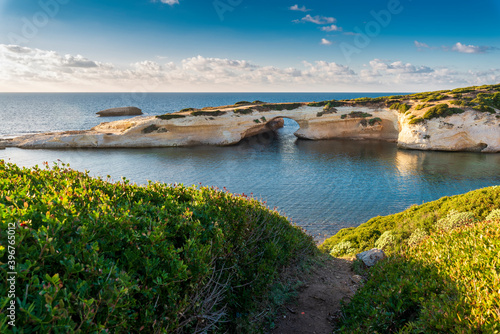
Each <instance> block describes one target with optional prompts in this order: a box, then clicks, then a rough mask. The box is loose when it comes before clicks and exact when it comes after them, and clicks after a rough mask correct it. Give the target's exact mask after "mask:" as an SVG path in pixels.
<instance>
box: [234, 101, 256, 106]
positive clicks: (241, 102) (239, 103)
mask: <svg viewBox="0 0 500 334" xmlns="http://www.w3.org/2000/svg"><path fill="white" fill-rule="evenodd" d="M242 104H252V103H251V102H248V101H239V102H236V103H235V104H234V105H235V106H239V105H242Z"/></svg>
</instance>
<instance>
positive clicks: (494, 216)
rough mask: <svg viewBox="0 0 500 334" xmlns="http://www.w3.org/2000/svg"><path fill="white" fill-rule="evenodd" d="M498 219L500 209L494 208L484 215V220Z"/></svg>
mask: <svg viewBox="0 0 500 334" xmlns="http://www.w3.org/2000/svg"><path fill="white" fill-rule="evenodd" d="M494 219H500V209H495V210H493V211H491V213H490V214H489V215H488V216H487V217H486V220H494Z"/></svg>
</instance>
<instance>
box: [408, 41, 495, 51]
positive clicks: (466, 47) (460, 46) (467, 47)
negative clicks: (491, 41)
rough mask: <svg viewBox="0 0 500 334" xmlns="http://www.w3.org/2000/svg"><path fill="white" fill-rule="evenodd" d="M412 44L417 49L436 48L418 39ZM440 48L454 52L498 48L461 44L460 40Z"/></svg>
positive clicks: (493, 49)
mask: <svg viewBox="0 0 500 334" xmlns="http://www.w3.org/2000/svg"><path fill="white" fill-rule="evenodd" d="M414 44H415V46H416V47H417V48H419V49H431V50H437V49H438V48H437V47H434V46H429V45H428V44H425V43H421V42H419V41H414ZM441 49H442V50H443V51H454V52H459V53H486V52H490V51H495V50H498V48H497V47H494V46H476V45H466V44H462V43H460V42H458V43H456V44H455V45H453V46H451V47H450V46H446V45H443V46H442V47H441Z"/></svg>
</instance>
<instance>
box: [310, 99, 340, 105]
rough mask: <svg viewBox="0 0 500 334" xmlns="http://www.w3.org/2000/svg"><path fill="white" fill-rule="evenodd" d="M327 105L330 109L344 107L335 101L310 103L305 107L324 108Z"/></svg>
mask: <svg viewBox="0 0 500 334" xmlns="http://www.w3.org/2000/svg"><path fill="white" fill-rule="evenodd" d="M327 104H330V106H331V107H341V106H343V105H344V103H343V102H339V101H337V100H327V101H320V102H310V103H308V104H307V105H308V106H309V107H324V106H326V105H327Z"/></svg>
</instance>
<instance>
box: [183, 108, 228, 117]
mask: <svg viewBox="0 0 500 334" xmlns="http://www.w3.org/2000/svg"><path fill="white" fill-rule="evenodd" d="M224 114H226V112H225V111H221V110H214V111H202V110H198V111H193V112H192V113H191V115H193V116H212V117H214V116H222V115H224Z"/></svg>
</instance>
